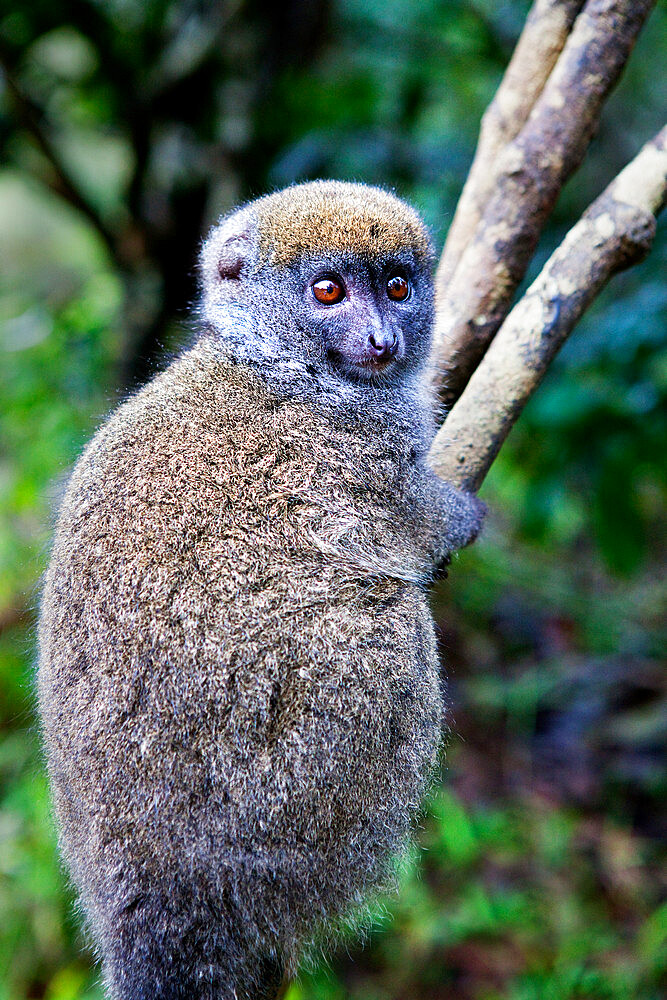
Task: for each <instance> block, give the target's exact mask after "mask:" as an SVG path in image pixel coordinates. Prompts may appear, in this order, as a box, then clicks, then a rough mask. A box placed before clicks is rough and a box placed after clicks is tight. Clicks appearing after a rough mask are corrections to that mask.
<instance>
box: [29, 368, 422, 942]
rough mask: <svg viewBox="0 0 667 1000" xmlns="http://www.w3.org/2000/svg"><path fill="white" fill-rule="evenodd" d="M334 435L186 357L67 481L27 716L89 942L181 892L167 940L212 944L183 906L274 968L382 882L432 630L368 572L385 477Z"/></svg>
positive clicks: (402, 802)
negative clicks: (246, 943) (43, 759)
mask: <svg viewBox="0 0 667 1000" xmlns="http://www.w3.org/2000/svg"><path fill="white" fill-rule="evenodd" d="M330 436H331V429H330V422H329V421H326V420H324V419H323V417H322V415H318V414H317V413H313V412H309V410H308V408H307V407H303V406H302V405H299V404H296V403H294V402H284V403H283V404H282V405H281V404H279V403H278V402H277V401H276V400H275V399H271V398H270V397H269V396H268V395H267V394H266V391H265V390H264V389H263V387H262V384H261V382H260V381H259V380H257V379H256V378H255V377H254V376H253V374H252V372H251V371H250V370H249V369H247V368H245V367H244V366H240V367H233V366H230V365H228V364H227V363H225V362H222V361H218V360H217V359H216V358H215V356H214V355H211V354H210V353H207V352H205V351H204V352H197V351H195V352H193V353H191V354H190V355H186V356H185V357H184V358H183V359H181V360H180V361H178V362H176V364H175V365H174V366H172V369H170V370H168V371H167V372H166V373H165V374H164V375H163V376H160V378H159V379H158V380H157V381H156V382H154V383H153V384H152V385H150V386H149V387H148V388H147V389H145V390H143V391H142V393H140V394H139V395H138V396H137V397H135V398H134V399H132V400H130V401H129V403H127V404H125V406H124V407H123V408H121V410H120V411H118V412H117V413H116V414H115V415H114V416H112V418H111V419H110V421H109V422H108V424H107V425H106V426H105V427H103V428H102V430H101V431H100V432H98V435H97V436H96V438H95V439H94V440H93V442H91V445H90V446H89V447H88V449H87V451H86V452H85V454H84V456H83V457H82V459H81V461H80V462H79V464H78V466H77V468H76V470H75V472H74V474H73V477H72V480H71V483H70V486H69V489H68V492H67V495H66V498H65V501H64V505H63V509H62V511H61V516H60V528H59V531H58V534H57V537H56V543H55V547H54V555H53V560H52V564H51V567H50V569H49V573H48V576H47V582H46V588H45V595H44V604H43V619H42V635H43V639H42V660H41V665H40V700H41V707H42V714H43V719H44V728H45V735H46V744H47V749H48V753H49V759H50V770H51V776H52V781H53V786H54V790H55V797H56V807H57V811H58V814H59V818H60V822H61V826H62V834H63V844H64V849H65V852H66V855H67V856H68V858H69V859H70V863H71V865H72V868H73V872H74V876H75V879H76V880H77V881H78V882H79V884H80V886H81V889H82V892H83V895H84V901H85V902H86V903H87V906H88V908H89V912H90V914H91V915H92V922H93V925H94V926H95V927H96V930H97V933H98V934H101V935H102V936H103V935H104V934H105V933H106V928H107V925H108V926H109V927H110V926H111V925H112V924H113V921H114V915H117V914H118V913H120V912H121V911H123V912H125V913H127V912H128V911H130V912H132V911H134V913H135V918H134V919H136V920H139V921H141V920H148V921H157V920H158V915H159V913H160V912H162V911H163V910H164V908H165V907H166V906H167V902H168V901H169V900H172V902H173V901H174V900H175V899H176V898H177V897H178V893H179V891H182V892H183V893H184V894H185V898H186V899H189V900H190V903H189V904H188V905H187V906H184V907H183V912H182V913H181V914H180V916H179V918H178V924H177V926H178V933H179V934H181V935H183V934H187V933H188V928H189V927H190V924H191V923H192V922H193V921H194V923H195V924H196V926H197V927H200V925H202V922H203V920H204V918H203V917H201V915H197V914H198V911H197V903H198V904H199V905H200V906H202V907H203V908H204V911H206V910H207V908H213V911H215V910H216V908H218V909H220V910H221V911H225V910H226V909H227V910H229V911H230V913H231V912H237V911H238V912H239V913H241V914H242V920H240V921H239V920H238V915H237V917H232V916H229V918H228V919H227V918H223V919H221V920H220V925H219V931H218V936H219V946H220V947H221V948H224V949H225V951H226V952H227V953H228V954H232V955H233V952H234V948H233V945H232V944H230V938H229V935H230V934H231V933H232V932H231V930H230V927H232V926H234V925H235V924H239V925H242V926H243V927H244V928H245V931H244V933H245V935H246V936H248V935H250V936H251V937H252V935H253V934H254V935H256V937H257V940H258V948H257V954H258V955H261V954H262V953H264V954H266V953H270V951H271V942H272V941H275V940H276V938H277V943H280V942H281V941H288V940H289V938H290V934H291V935H293V937H294V939H295V940H301V939H303V936H304V935H307V934H308V933H309V932H310V931H312V930H313V929H314V926H315V923H316V921H317V918H318V917H319V916H321V915H323V914H326V913H328V912H330V911H331V909H332V908H335V907H337V906H340V905H345V904H346V903H347V902H349V899H350V897H351V896H352V897H354V896H355V895H356V894H357V893H356V890H355V889H354V887H355V886H357V885H360V884H362V885H365V884H369V883H372V882H377V880H378V878H381V877H382V873H383V870H384V869H385V867H386V863H387V858H388V852H390V851H391V850H392V849H396V848H397V847H398V845H399V842H400V840H401V839H402V838H403V837H404V836H405V834H406V833H407V830H408V826H409V819H410V815H411V813H412V812H413V811H414V809H415V808H416V807H417V805H418V803H419V798H420V796H421V794H422V792H423V787H424V781H425V779H426V776H427V774H428V772H429V769H430V767H431V765H432V763H433V761H434V756H435V752H436V747H437V744H438V741H439V733H440V725H441V699H440V693H439V684H438V676H437V665H436V654H435V648H434V641H433V632H432V625H431V621H430V616H429V614H428V611H427V609H426V605H425V598H424V595H423V593H422V591H421V588H419V587H418V586H416V585H415V584H413V583H410V582H408V581H406V580H402V579H400V578H396V577H393V576H391V575H390V574H388V573H380V572H377V571H374V567H373V565H372V557H373V532H374V531H376V530H377V531H380V529H381V528H382V525H381V524H374V523H373V522H374V519H373V507H374V505H377V506H378V509H380V508H384V507H385V506H386V502H385V501H384V500H383V498H382V497H381V496H378V497H375V496H374V495H373V489H372V485H371V481H372V479H373V476H376V475H380V474H379V473H378V472H377V471H376V472H374V473H372V474H370V479H369V472H368V468H369V464H368V463H369V459H368V457H367V460H366V462H365V463H364V464H363V465H361V466H360V465H359V464H358V461H357V457H356V456H355V455H354V441H355V434H354V430H353V429H352V430H350V432H349V434H348V442H347V446H346V447H344V448H340V447H338V448H335V449H333V448H332V444H331V441H330V440H328V438H329V437H330ZM385 451H386V450H385ZM380 457H381V454H380ZM377 458H378V456H377V455H376V456H371V457H370V464H371V465H372V462H373V459H377ZM384 458H385V460H387V454H385V455H384ZM386 464H387V461H385V466H386ZM398 464H399V463H398V459H397V461H396V465H397V467H396V469H395V470H394V472H393V475H395V476H398V475H399V473H400V470H399V468H398ZM355 477H356V480H357V482H356V484H355ZM391 478H392V472H391V470H390V469H388V468H386V467H385V469H384V472H383V473H382V474H381V475H380V481H381V482H382V483H383V484H384V485H383V487H382V488H383V490H386V489H387V488H388V487H387V483H388V482H389V483H390V481H391ZM333 484H335V488H334V485H333ZM330 486H331V488H330ZM355 494H356V497H355ZM355 505H356V506H355ZM378 519H380V520H381V518H380V513H378ZM366 521H369V522H370V524H371V527H370V528H364V527H363V524H364V523H365V522H366ZM360 525H361V526H360ZM397 559H398V560H399V561H400V552H398V553H397ZM365 560H366V562H365ZM369 560H370V563H369V564H368V565H367V564H366V563H367V562H368V561H369ZM425 664H426V668H425ZM399 784H400V788H401V794H400V796H397V795H396V794H395V791H394V787H395V786H397V785H399ZM406 790H407V794H406ZM128 851H129V853H130V855H131V857H132V859H133V861H134V862H137V864H136V866H135V867H134V868H133V867H132V866H128V864H127V856H128ZM176 909H177V910H178V909H179V908H178V906H176ZM172 925H173V921H172ZM275 928H280V930H279V931H278V932H276V930H275ZM170 933H173V926H172V929H171V930H170ZM193 933H194V932H193ZM211 934H213V931H212V930H211V928H210V927H209V928H208V930H207V939H208V938H210V936H211ZM213 938H214V939H213V941H212V943H211V947H214V948H215V947H218V945H216V944H215V941H216V940H218V939H216V938H215V934H213ZM267 942H268V943H267ZM143 960H145V956H144V959H143Z"/></svg>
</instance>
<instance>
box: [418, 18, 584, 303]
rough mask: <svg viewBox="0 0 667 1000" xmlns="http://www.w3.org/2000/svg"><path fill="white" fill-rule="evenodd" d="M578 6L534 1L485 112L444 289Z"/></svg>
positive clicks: (444, 264) (450, 238)
mask: <svg viewBox="0 0 667 1000" xmlns="http://www.w3.org/2000/svg"><path fill="white" fill-rule="evenodd" d="M582 7H583V0H536V2H535V4H534V5H533V7H532V8H531V11H530V13H529V14H528V19H527V20H526V24H525V27H524V29H523V31H522V32H521V37H520V38H519V41H518V42H517V46H516V49H515V50H514V54H513V56H512V58H511V60H510V62H509V64H508V66H507V69H506V70H505V74H504V76H503V78H502V80H501V82H500V86H499V87H498V90H497V91H496V95H495V97H494V98H493V100H492V102H491V104H490V105H489V106H488V108H487V109H486V111H485V112H484V117H483V118H482V125H481V128H480V133H479V141H478V143H477V151H476V153H475V159H474V160H473V163H472V166H471V168H470V173H469V174H468V177H467V179H466V182H465V185H464V188H463V191H462V192H461V197H460V198H459V203H458V205H457V206H456V213H455V214H454V218H453V219H452V224H451V226H450V227H449V230H448V232H447V240H446V242H445V248H444V250H443V252H442V256H441V258H440V263H439V264H438V273H437V275H436V287H437V288H438V289H442V290H444V289H446V288H447V285H448V284H449V282H450V280H451V278H452V275H453V274H454V271H455V269H456V266H457V265H458V263H459V260H460V259H461V254H462V253H463V251H464V250H465V248H466V246H467V245H468V243H469V241H470V239H471V238H472V236H473V234H474V232H475V229H476V228H477V225H478V223H479V220H480V218H481V216H482V212H483V210H484V206H485V205H486V202H487V201H488V198H489V195H490V194H491V192H492V190H493V185H494V182H495V179H496V175H497V172H498V162H499V157H500V154H501V153H502V151H503V149H504V148H505V146H507V144H508V143H510V142H511V141H512V139H514V138H515V137H516V136H517V135H518V134H519V132H520V131H521V129H522V128H523V126H524V125H525V124H526V121H527V120H528V116H529V114H530V112H531V111H532V109H533V105H534V104H535V101H536V100H537V98H538V97H539V95H540V94H541V93H542V90H543V88H544V85H545V83H546V82H547V80H548V79H549V75H550V74H551V70H552V69H553V68H554V66H555V64H556V60H557V59H558V56H559V55H560V53H561V51H562V48H563V45H564V44H565V42H566V40H567V36H568V35H569V33H570V29H571V28H572V24H573V22H574V19H575V17H576V16H577V14H578V13H579V11H580V10H581V8H582Z"/></svg>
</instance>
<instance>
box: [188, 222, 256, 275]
mask: <svg viewBox="0 0 667 1000" xmlns="http://www.w3.org/2000/svg"><path fill="white" fill-rule="evenodd" d="M256 257H257V223H256V221H255V217H254V213H253V212H251V211H250V210H249V209H242V210H241V211H240V212H234V214H233V215H231V216H229V218H227V219H223V221H222V222H221V223H220V224H219V225H218V226H216V227H215V228H214V229H212V230H211V232H210V234H209V236H208V239H207V240H206V242H205V243H204V246H203V247H202V252H201V260H200V264H201V272H202V278H203V280H204V284H205V285H207V284H208V283H209V282H213V281H216V280H217V281H239V280H240V279H241V278H242V277H243V272H244V271H245V270H247V268H248V267H250V266H252V265H254V264H255V262H256Z"/></svg>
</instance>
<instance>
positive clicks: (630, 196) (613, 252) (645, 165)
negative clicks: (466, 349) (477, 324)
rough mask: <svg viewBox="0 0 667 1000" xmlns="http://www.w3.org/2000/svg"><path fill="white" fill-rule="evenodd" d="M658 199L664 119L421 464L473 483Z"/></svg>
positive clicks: (664, 160)
mask: <svg viewBox="0 0 667 1000" xmlns="http://www.w3.org/2000/svg"><path fill="white" fill-rule="evenodd" d="M665 204H667V126H666V127H665V128H664V129H662V131H661V132H659V133H658V135H657V136H656V137H655V138H654V139H652V140H651V141H650V142H648V143H647V144H646V145H645V146H644V147H643V149H642V150H641V151H640V153H639V154H638V155H637V156H636V157H635V159H634V160H632V162H631V163H629V164H628V166H627V167H625V169H624V170H622V171H621V173H620V174H619V175H618V177H616V179H615V180H614V181H612V183H611V184H610V185H609V186H608V187H607V188H606V190H605V191H604V192H603V193H602V194H601V195H600V197H599V198H597V199H596V200H595V201H594V202H593V204H592V205H591V206H590V207H589V208H588V209H587V211H586V212H585V213H584V215H583V216H582V218H581V219H580V220H579V222H578V223H577V224H576V226H574V228H573V229H572V230H570V232H569V233H568V235H567V236H566V238H565V240H564V241H563V243H562V244H561V245H560V246H559V247H558V249H557V250H556V251H555V253H554V254H553V255H552V256H551V257H550V259H549V260H548V261H547V263H546V265H545V266H544V268H543V269H542V272H541V274H540V275H539V276H538V278H537V279H536V280H535V281H534V282H533V284H532V285H531V287H530V288H529V289H528V291H527V292H526V294H525V295H524V296H523V298H522V299H521V300H520V301H519V302H518V303H517V305H516V306H515V307H514V308H513V309H512V311H511V312H510V314H509V316H508V317H507V319H506V320H505V322H504V324H503V325H502V327H501V328H500V330H499V331H498V333H497V334H496V336H495V338H494V340H493V342H492V344H491V346H490V347H489V349H488V350H487V352H486V354H485V356H484V358H483V360H482V361H481V363H480V365H479V367H478V368H477V370H476V371H475V372H474V374H473V375H472V377H471V379H470V381H469V382H468V385H467V387H466V389H465V390H464V392H463V394H462V395H461V397H460V399H459V400H458V402H457V403H456V405H455V406H454V408H453V409H452V411H451V413H450V414H449V416H448V417H447V420H446V421H445V423H444V425H443V426H442V427H441V428H440V431H439V432H438V434H437V435H436V437H435V440H434V441H433V444H432V446H431V451H430V453H429V461H430V463H431V465H432V467H433V468H434V469H435V471H436V472H437V473H438V475H439V476H441V477H442V478H443V479H447V480H448V481H449V482H453V483H455V484H456V485H459V486H462V487H464V488H466V489H469V490H476V489H477V488H478V487H479V486H480V484H481V482H482V480H483V479H484V476H485V475H486V473H487V472H488V470H489V468H490V466H491V463H492V462H493V460H494V458H495V457H496V455H497V454H498V451H499V449H500V446H501V445H502V443H503V441H504V440H505V438H506V437H507V435H508V434H509V432H510V430H511V428H512V426H513V424H514V422H515V421H516V419H517V417H518V416H519V414H520V413H521V411H522V409H523V407H524V406H525V404H526V402H527V401H528V399H529V398H530V397H531V395H532V394H533V393H534V392H535V390H536V389H537V387H538V385H539V384H540V382H541V381H542V379H543V377H544V375H545V373H546V371H547V368H548V366H549V364H550V363H551V361H552V360H553V358H554V355H555V354H556V352H557V351H558V349H559V348H560V347H561V345H562V344H563V342H564V341H565V340H566V338H567V336H568V334H569V333H570V331H571V330H572V328H573V327H574V326H575V324H576V323H577V321H578V320H579V318H580V317H581V315H582V313H583V312H584V311H585V309H586V308H587V307H588V305H589V304H590V302H591V301H592V300H593V299H594V298H595V296H596V295H597V294H598V292H599V291H600V289H601V288H602V287H603V286H604V285H605V284H606V283H607V281H608V280H609V278H610V277H611V276H612V275H613V274H615V273H616V272H618V271H621V270H623V269H624V268H626V267H630V266H631V265H632V264H635V263H637V262H638V261H640V260H642V259H643V258H644V257H645V256H646V254H647V253H648V251H649V249H650V247H651V244H652V242H653V237H654V235H655V228H656V216H657V215H658V214H659V213H660V211H661V210H662V209H663V208H664V207H665Z"/></svg>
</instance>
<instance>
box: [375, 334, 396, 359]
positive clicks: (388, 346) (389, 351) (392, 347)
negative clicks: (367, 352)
mask: <svg viewBox="0 0 667 1000" xmlns="http://www.w3.org/2000/svg"><path fill="white" fill-rule="evenodd" d="M368 346H369V347H370V349H371V352H372V353H373V354H375V356H376V357H378V358H391V357H393V356H394V354H396V348H397V346H398V340H397V339H396V334H395V333H393V332H392V331H390V330H386V331H385V330H382V331H374V332H373V333H371V334H369V337H368Z"/></svg>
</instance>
